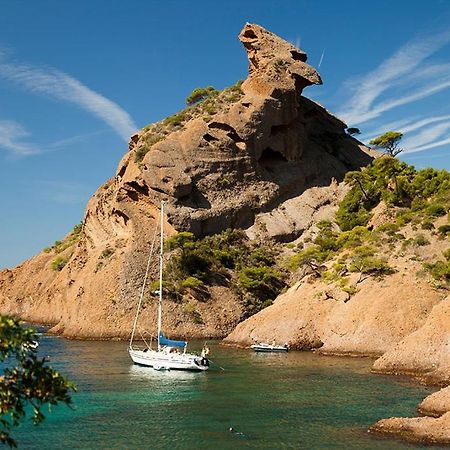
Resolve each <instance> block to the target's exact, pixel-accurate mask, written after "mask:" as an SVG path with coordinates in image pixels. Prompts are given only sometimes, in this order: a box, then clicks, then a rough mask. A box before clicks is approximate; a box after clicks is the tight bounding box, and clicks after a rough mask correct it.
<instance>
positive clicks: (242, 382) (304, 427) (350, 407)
mask: <svg viewBox="0 0 450 450" xmlns="http://www.w3.org/2000/svg"><path fill="white" fill-rule="evenodd" d="M200 346H201V343H197V347H198V348H199V347H200ZM193 347H194V348H195V347H196V344H194V345H193ZM211 349H212V354H211V358H212V359H213V360H214V361H215V363H217V364H220V366H222V367H223V369H224V370H223V369H221V368H220V367H219V366H218V365H215V366H213V367H212V369H211V370H209V371H208V372H206V373H188V372H176V371H169V372H158V371H154V370H153V369H148V368H142V367H139V366H134V365H132V363H131V361H130V359H129V357H128V353H127V344H126V343H124V342H89V341H87V342H86V341H69V340H65V339H61V338H57V337H50V336H43V338H42V339H41V346H40V348H39V352H40V353H41V354H42V355H49V356H50V359H51V364H52V365H53V366H54V367H55V368H57V369H58V370H60V371H61V372H63V373H64V374H66V375H67V376H69V377H70V378H71V379H72V380H74V381H75V382H76V384H77V385H78V389H79V392H78V393H76V394H75V395H74V408H73V409H69V408H67V407H66V406H58V407H56V408H54V409H53V412H52V414H49V415H48V416H47V419H46V421H45V422H44V423H43V424H42V425H40V426H39V427H33V426H32V425H31V424H29V423H26V424H24V425H22V426H21V427H20V428H19V429H18V430H16V433H15V437H16V438H17V439H18V441H19V445H20V447H21V448H24V449H25V448H27V449H150V448H152V449H153V448H170V449H185V448H188V449H191V448H192V449H194V448H198V447H200V446H201V447H203V448H207V449H210V448H216V449H235V448H261V449H278V448H286V449H288V448H295V449H340V448H342V449H344V448H345V449H386V448H388V449H410V448H420V446H416V445H412V444H407V443H403V442H400V441H396V440H393V439H385V438H380V437H377V436H373V435H372V434H369V433H367V431H366V430H367V427H368V426H370V425H371V424H373V423H374V422H375V421H376V420H378V419H380V418H383V417H390V416H393V415H398V416H408V415H414V414H415V408H416V406H417V404H418V403H419V402H420V401H421V399H422V398H423V397H425V396H426V395H428V394H429V393H430V392H431V390H430V389H429V388H426V387H423V386H419V385H413V384H411V382H409V381H408V380H404V379H398V378H395V377H386V376H377V375H372V374H370V373H369V370H370V367H371V365H372V363H373V361H372V360H370V359H354V358H333V357H323V356H318V355H314V354H312V353H306V352H290V353H288V354H256V353H252V352H250V351H248V350H241V349H232V348H226V347H222V346H219V345H217V344H214V345H212V346H211ZM230 427H233V428H234V429H235V430H236V431H237V432H235V433H231V432H229V431H228V430H229V428H230Z"/></svg>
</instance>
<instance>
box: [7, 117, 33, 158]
mask: <svg viewBox="0 0 450 450" xmlns="http://www.w3.org/2000/svg"><path fill="white" fill-rule="evenodd" d="M29 136H30V133H28V131H27V130H25V128H24V127H23V126H22V125H20V124H19V123H17V122H14V121H12V120H0V148H4V149H6V150H9V151H11V152H13V153H14V154H16V155H21V156H26V155H33V154H36V153H39V149H38V147H37V146H36V145H34V144H31V143H30V142H27V138H28V137H29Z"/></svg>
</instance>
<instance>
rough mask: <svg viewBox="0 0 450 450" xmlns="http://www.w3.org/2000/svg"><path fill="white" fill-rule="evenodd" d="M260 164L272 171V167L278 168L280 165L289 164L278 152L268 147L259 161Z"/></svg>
mask: <svg viewBox="0 0 450 450" xmlns="http://www.w3.org/2000/svg"><path fill="white" fill-rule="evenodd" d="M258 162H259V164H260V165H261V166H263V167H265V168H266V169H270V168H271V167H275V166H278V165H280V164H284V163H287V162H288V160H287V159H286V158H285V157H284V156H283V155H282V154H281V153H280V152H277V151H276V150H272V149H271V148H269V147H267V148H266V149H265V150H264V151H263V152H262V154H261V156H260V158H259V160H258Z"/></svg>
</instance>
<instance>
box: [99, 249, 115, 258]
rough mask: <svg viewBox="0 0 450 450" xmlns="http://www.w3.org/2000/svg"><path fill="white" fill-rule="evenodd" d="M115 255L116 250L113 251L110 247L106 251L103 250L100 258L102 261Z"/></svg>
mask: <svg viewBox="0 0 450 450" xmlns="http://www.w3.org/2000/svg"><path fill="white" fill-rule="evenodd" d="M113 253H114V249H112V248H110V247H107V248H106V249H105V250H103V251H102V252H101V253H100V258H101V259H106V258H109V257H110V256H111V255H112V254H113Z"/></svg>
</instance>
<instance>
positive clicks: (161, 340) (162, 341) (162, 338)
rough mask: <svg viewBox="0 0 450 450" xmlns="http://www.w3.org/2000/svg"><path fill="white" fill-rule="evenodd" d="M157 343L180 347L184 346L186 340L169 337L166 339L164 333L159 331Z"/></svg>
mask: <svg viewBox="0 0 450 450" xmlns="http://www.w3.org/2000/svg"><path fill="white" fill-rule="evenodd" d="M159 344H160V345H167V346H169V347H181V348H184V347H186V345H187V342H186V341H173V340H171V339H167V338H166V337H165V336H164V333H162V332H161V333H160V334H159Z"/></svg>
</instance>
